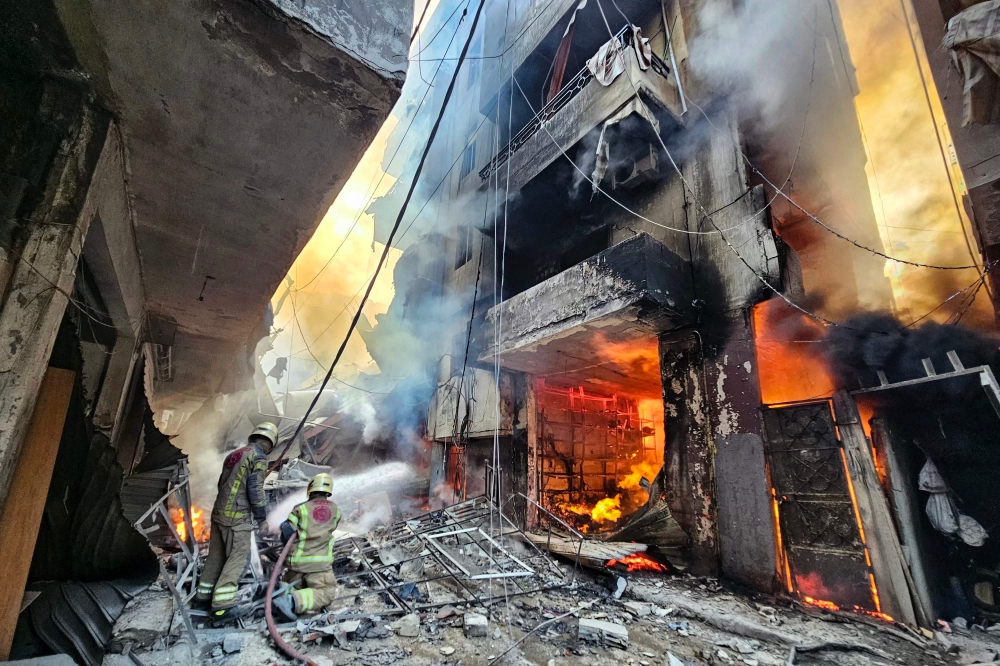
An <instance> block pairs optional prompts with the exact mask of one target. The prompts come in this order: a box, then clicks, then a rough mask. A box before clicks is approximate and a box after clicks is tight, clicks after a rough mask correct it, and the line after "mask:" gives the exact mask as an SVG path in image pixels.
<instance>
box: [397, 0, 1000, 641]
mask: <svg viewBox="0 0 1000 666" xmlns="http://www.w3.org/2000/svg"><path fill="white" fill-rule="evenodd" d="M711 4H712V3H708V2H690V1H687V0H676V1H675V0H664V2H663V3H659V2H649V1H648V0H623V1H620V2H617V3H607V2H578V1H577V0H555V1H553V2H528V1H527V0H526V1H525V2H520V3H515V2H511V3H510V6H509V7H508V6H507V3H503V2H499V3H497V2H494V3H490V4H489V5H488V6H487V21H486V26H485V28H484V32H483V38H482V39H483V50H484V52H485V53H487V54H498V55H496V56H491V57H487V58H485V59H483V60H480V61H475V62H472V63H468V64H467V67H468V70H469V73H468V74H467V75H466V77H467V78H466V79H464V80H465V81H467V86H468V87H469V89H470V90H471V92H470V96H471V97H472V100H474V101H471V102H470V103H468V105H467V106H466V107H465V110H464V111H462V112H461V113H457V114H456V115H457V117H456V119H455V121H454V122H455V126H456V128H457V130H456V131H455V132H454V133H453V135H452V136H451V137H450V144H449V145H450V146H451V152H452V154H456V155H457V154H462V160H461V170H458V169H456V170H455V171H454V172H453V175H452V176H451V178H450V180H449V181H447V182H448V187H449V188H450V189H449V190H448V191H447V192H446V193H445V195H444V197H443V198H444V199H445V200H446V201H445V202H444V203H442V204H441V205H440V206H439V212H438V215H439V217H440V218H441V219H444V220H447V224H445V225H442V226H446V227H448V228H451V229H453V230H457V233H456V232H452V233H451V238H450V239H449V242H448V246H447V248H448V256H447V265H446V266H444V267H443V269H442V270H440V271H439V272H438V273H436V274H435V275H434V276H433V279H436V280H439V281H440V284H441V285H442V286H441V289H442V290H443V292H444V293H445V294H446V295H449V296H450V297H452V298H454V299H455V300H456V301H461V302H462V303H464V305H463V316H464V317H465V318H466V324H467V328H466V326H462V327H461V329H462V330H461V331H460V332H459V333H457V334H456V335H455V336H454V338H453V339H451V340H449V341H447V342H446V343H445V348H444V349H443V350H442V358H441V361H440V365H439V373H438V384H439V386H438V389H437V391H436V393H435V395H434V397H433V399H432V400H431V404H430V407H429V411H428V417H427V434H428V439H429V440H431V441H432V453H431V496H432V501H436V502H439V503H440V504H443V505H447V504H449V503H452V502H456V501H461V500H463V499H465V498H467V497H473V496H475V495H477V494H479V493H482V492H491V493H494V494H495V497H496V498H497V499H498V500H499V501H500V503H501V504H502V506H503V507H504V511H506V512H508V513H509V515H510V516H512V517H513V519H514V520H515V521H516V522H517V523H518V524H520V525H522V526H524V527H525V528H526V529H528V530H532V529H535V528H539V527H541V523H542V522H544V521H547V520H548V518H546V517H545V516H543V515H542V513H543V512H541V511H540V510H539V509H538V507H542V508H543V509H544V510H545V511H546V512H551V513H552V514H554V515H556V516H558V517H559V518H561V519H562V520H564V521H567V522H568V523H569V524H571V525H572V526H574V527H575V528H576V529H578V530H581V531H583V532H586V533H588V534H589V535H592V536H593V537H594V538H596V539H606V540H612V541H615V540H619V541H639V542H643V543H648V544H650V545H655V546H658V547H659V548H660V553H661V555H663V556H664V557H665V558H666V559H668V560H670V561H671V562H673V563H675V564H679V566H680V567H682V568H684V569H686V570H688V571H692V572H699V573H710V574H721V575H723V576H725V577H727V578H729V579H731V580H735V581H738V582H741V583H744V584H747V585H749V586H751V587H753V588H756V589H759V590H766V591H777V592H782V593H785V594H789V595H792V596H794V597H797V598H799V599H801V600H804V601H806V602H807V603H815V604H819V605H821V606H829V607H839V608H846V609H854V610H857V611H860V612H863V613H868V614H873V615H879V616H882V617H888V616H892V617H894V618H896V619H899V620H902V621H904V622H907V623H910V624H913V625H916V624H920V625H923V626H930V623H931V622H933V618H934V617H937V616H938V615H937V614H938V613H941V612H942V608H944V607H947V606H948V604H949V603H950V601H947V599H951V597H949V593H947V591H945V590H944V587H947V583H946V582H942V581H947V580H948V579H949V576H950V575H951V574H950V573H947V572H946V571H945V570H944V569H940V568H938V569H934V568H933V567H930V565H928V567H930V568H928V569H926V570H925V571H923V573H919V574H915V573H914V572H917V570H918V569H919V568H920V567H921V566H922V565H921V564H920V563H919V562H916V561H915V560H914V555H913V554H914V552H915V550H916V549H918V548H920V547H922V546H923V545H926V544H923V542H921V544H915V543H914V542H913V541H912V540H913V539H914V538H915V536H914V533H913V532H912V531H911V530H910V527H912V525H913V524H917V523H920V522H921V520H923V518H922V517H921V515H919V514H920V513H921V512H919V511H917V512H913V511H911V509H912V506H911V507H910V508H909V509H904V507H903V506H902V505H901V504H900V503H899V498H898V497H896V499H893V496H892V492H888V491H886V492H884V491H885V489H889V488H890V485H889V481H887V480H886V479H887V477H886V474H887V471H886V469H887V468H886V467H884V466H882V462H884V456H882V455H881V454H880V453H878V452H876V453H875V454H873V453H872V449H871V447H870V446H869V445H868V444H866V442H869V439H868V437H869V435H870V431H871V417H872V414H873V412H872V411H871V410H872V409H874V408H871V407H865V406H864V405H866V404H869V405H870V403H865V401H864V400H863V399H862V398H863V396H860V395H859V396H854V397H853V398H852V397H849V396H848V397H846V398H845V397H844V396H847V394H846V393H842V392H838V391H837V390H838V389H845V388H849V389H864V390H871V389H875V388H877V387H878V386H879V385H880V384H881V385H891V384H892V382H901V381H909V380H919V381H925V380H927V379H928V377H929V376H930V375H933V374H934V370H933V367H934V364H935V363H936V365H937V368H938V372H943V368H954V371H955V372H964V373H965V374H964V375H962V376H963V377H966V378H967V379H966V380H967V381H973V380H971V379H968V378H969V377H981V378H983V381H982V385H981V386H980V385H979V384H976V386H975V387H974V388H969V389H968V390H969V391H972V394H971V395H969V396H967V397H968V398H969V400H973V401H975V403H976V405H977V409H986V410H987V412H988V414H987V417H995V416H996V414H995V413H993V410H992V408H991V407H990V402H989V400H988V399H987V398H992V393H991V391H992V388H991V386H992V382H993V380H992V379H991V377H992V375H990V374H989V373H988V372H987V370H988V366H987V365H985V362H983V363H984V365H983V366H982V367H978V368H977V369H975V370H971V371H966V370H963V369H962V368H963V366H962V365H961V363H960V362H957V363H958V364H957V365H955V364H953V363H952V362H951V361H949V360H947V359H946V357H945V354H946V352H948V351H950V350H949V349H945V348H944V346H945V345H946V344H947V343H946V342H944V341H942V342H941V344H940V345H939V347H938V348H937V349H935V350H933V353H932V352H931V351H927V356H928V357H930V356H933V362H932V361H931V360H930V358H929V359H928V361H927V363H925V364H924V366H923V367H921V366H920V364H919V363H918V364H917V366H916V367H915V368H914V367H913V366H912V364H910V365H906V364H903V365H900V366H898V368H899V370H898V372H897V371H896V370H895V369H887V372H888V373H889V377H888V379H887V378H886V376H885V373H884V372H883V373H882V374H881V375H879V377H876V376H875V375H874V374H872V375H871V377H864V378H863V379H861V378H852V379H851V382H852V383H851V384H848V385H844V383H843V382H839V381H835V380H836V379H838V378H833V377H830V376H829V374H830V373H829V372H828V370H827V369H826V368H825V367H824V365H823V364H822V363H820V362H819V361H818V359H817V357H815V356H811V355H810V353H807V352H805V351H803V347H805V346H808V345H803V344H798V345H796V344H788V341H789V340H788V334H787V332H786V331H785V330H783V329H784V328H787V326H791V328H792V329H795V330H796V333H795V334H793V335H792V338H794V337H795V336H796V335H799V334H800V333H801V335H804V336H805V338H803V339H795V340H793V342H797V343H810V342H817V341H818V340H819V338H822V337H823V335H824V334H823V333H822V332H817V330H818V329H823V323H824V322H826V323H833V322H836V321H843V320H844V319H845V318H846V317H848V316H849V315H851V314H852V313H856V312H859V311H883V312H891V311H892V310H893V308H894V304H893V295H892V290H891V288H890V284H889V281H888V279H887V278H886V277H885V265H886V258H887V257H886V255H885V254H882V253H881V252H880V250H879V249H880V248H881V247H882V245H881V240H880V236H879V231H878V227H877V224H876V216H875V213H874V211H873V205H872V196H871V193H870V192H869V185H868V180H867V177H866V175H865V164H866V155H865V147H864V145H863V140H862V133H861V129H860V127H859V125H858V119H857V116H856V114H855V110H854V105H853V97H854V95H855V94H857V84H856V81H855V80H854V67H853V65H852V63H851V58H850V50H849V48H848V45H847V42H846V39H845V36H844V33H843V27H842V25H841V17H840V15H839V13H838V9H837V5H836V3H832V2H831V3H818V5H817V6H816V7H813V5H812V4H810V3H803V6H802V8H801V9H800V10H799V11H800V12H801V14H798V15H796V19H795V20H798V21H801V23H802V24H803V25H807V26H809V28H810V30H808V31H807V32H808V37H809V38H808V39H804V40H788V41H787V42H786V43H781V44H771V45H769V46H768V47H767V57H768V58H769V59H770V60H769V62H772V63H773V62H779V63H781V65H780V69H782V72H781V74H780V76H781V77H782V78H783V79H784V80H790V81H793V82H795V83H794V85H791V86H789V87H788V89H785V90H783V91H779V92H780V94H779V92H775V93H774V99H772V100H770V102H771V103H772V106H770V107H767V106H766V105H765V106H764V107H762V106H761V105H759V104H753V105H747V104H746V103H744V102H743V101H741V97H745V96H746V92H745V91H740V90H736V89H734V88H732V87H728V86H727V85H724V84H723V83H722V82H720V79H719V78H718V72H717V71H715V69H713V68H714V67H715V65H716V63H714V62H713V58H714V57H715V55H717V52H718V50H719V49H722V48H723V47H724V44H722V43H720V42H719V39H720V37H719V33H720V32H724V31H720V30H719V26H718V25H717V24H713V16H714V15H713V14H712V12H711V11H709V10H710V9H711ZM749 4H750V5H754V3H749ZM924 4H927V3H924ZM930 4H937V3H936V2H931V3H930ZM755 6H758V8H759V4H758V5H755ZM789 11H791V12H792V14H795V10H789ZM747 23H748V24H752V22H751V21H748V22H747ZM744 41H746V40H744ZM751 41H752V38H751ZM713 47H714V48H715V49H716V50H715V51H713ZM728 56H732V57H737V58H738V57H739V54H738V53H737V54H733V53H732V52H730V53H728V54H727V57H728ZM755 62H756V61H755ZM775 76H777V75H775ZM765 81H766V79H765ZM769 92H770V91H769ZM768 113H771V114H773V115H772V116H771V117H769V116H768V115H767V114H768ZM775 118H780V119H781V120H780V122H779V121H775V120H774V119H775ZM481 127H484V128H486V129H485V131H480V128H481ZM992 136H993V137H994V138H995V136H996V133H995V131H994V132H993V134H992ZM439 225H440V222H439ZM431 247H433V250H431ZM440 247H441V245H440V240H439V239H437V238H435V239H434V240H433V241H429V242H428V243H427V245H426V246H425V252H426V253H427V254H428V255H431V254H433V255H434V256H435V257H438V256H440ZM413 251H417V250H413ZM790 321H791V322H793V323H791V324H789V322H790ZM980 351H981V350H980ZM973 356H976V355H975V354H973ZM948 358H950V357H948ZM978 358H980V357H979V356H976V358H970V359H968V360H966V361H965V362H966V364H968V365H970V367H971V366H972V365H973V364H975V365H977V366H978V364H979V362H980V361H978V360H976V359H978ZM904 366H905V368H904ZM923 368H930V369H929V370H926V372H925V370H924V369H923ZM949 372H950V371H949ZM966 380H961V381H966ZM955 381H959V380H958V379H956V380H955ZM983 387H986V390H985V393H984V389H983ZM966 388H968V387H966ZM883 395H888V394H883ZM952 399H955V396H952ZM922 400H924V399H923V398H922ZM894 404H896V405H897V407H898V406H899V405H898V403H894ZM859 405H861V406H862V407H861V410H862V411H861V413H862V414H863V416H864V418H863V419H862V418H861V417H859V415H858V414H859V412H858V409H859ZM897 417H898V415H897ZM862 420H863V421H864V427H863V429H862V428H861V427H860V426H859V425H858V424H860V423H861V422H862ZM884 439H885V438H884V437H883V440H884ZM876 448H877V447H876ZM915 450H916V449H915ZM873 455H875V456H876V457H877V458H878V459H879V460H880V462H879V467H878V469H877V470H876V466H875V463H874V462H873ZM928 455H929V454H928ZM906 465H908V467H906V469H907V470H909V471H907V472H905V473H904V472H900V474H904V477H905V478H906V484H907V486H908V488H909V489H908V490H907V492H908V493H910V495H908V497H909V498H910V501H911V502H916V501H917V497H918V493H917V485H918V484H917V476H916V472H917V471H919V464H918V463H917V459H916V458H914V459H913V460H908V462H907V463H906ZM913 465H917V469H916V470H911V469H910V467H912V466H913ZM909 472H913V474H909ZM906 475H909V476H906ZM910 476H912V478H909V477H910ZM904 477H900V478H901V479H902V478H904ZM967 480H968V479H967ZM981 482H983V478H980V479H979V480H978V481H976V482H975V483H981ZM949 483H957V482H953V481H949ZM975 483H974V484H973V485H975ZM880 484H881V485H880ZM980 490H981V488H980ZM970 492H971V491H970ZM978 492H979V490H976V491H975V493H973V494H976V493H978ZM906 511H910V513H909V514H906V515H904V514H905V513H906ZM987 513H989V512H987ZM980 520H982V518H981V517H980ZM914 521H915V522H914ZM904 523H905V524H907V525H909V526H910V527H904ZM984 524H985V523H984ZM917 559H919V558H917ZM987 559H988V558H987ZM993 564H996V563H995V562H994V563H993ZM932 570H933V572H932ZM915 575H916V577H917V578H920V577H921V576H925V575H926V576H936V577H937V578H938V579H939V583H940V585H942V586H943V587H941V588H940V589H937V590H936V591H929V590H928V588H926V587H924V588H921V587H920V585H919V584H915V582H914V576H915ZM983 584H984V585H985V586H986V587H985V588H983V589H984V590H985V589H987V588H989V589H990V590H992V589H993V588H990V587H989V586H990V584H989V583H983ZM991 595H992V592H990V595H987V596H986V597H984V598H985V599H987V600H989V599H992V596H991ZM989 603H990V604H992V603H993V602H992V601H989ZM979 608H980V609H982V608H984V607H983V606H981V605H980V606H979Z"/></svg>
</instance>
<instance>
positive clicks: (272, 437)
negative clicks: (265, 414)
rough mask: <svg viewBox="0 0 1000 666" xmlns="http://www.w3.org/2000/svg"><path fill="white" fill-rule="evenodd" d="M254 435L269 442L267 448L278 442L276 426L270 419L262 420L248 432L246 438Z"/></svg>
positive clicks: (271, 447)
mask: <svg viewBox="0 0 1000 666" xmlns="http://www.w3.org/2000/svg"><path fill="white" fill-rule="evenodd" d="M254 437H263V438H264V439H266V440H267V441H269V442H270V443H271V446H269V447H268V450H270V449H273V448H274V445H275V444H277V443H278V426H276V425H274V424H273V423H271V422H270V421H264V422H263V423H261V424H260V425H258V426H257V427H256V428H254V429H253V432H252V433H250V437H248V438H247V440H248V441H249V440H251V439H253V438H254Z"/></svg>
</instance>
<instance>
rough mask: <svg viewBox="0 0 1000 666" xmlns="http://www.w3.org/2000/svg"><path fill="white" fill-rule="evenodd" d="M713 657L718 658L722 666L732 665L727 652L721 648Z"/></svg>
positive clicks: (731, 659)
mask: <svg viewBox="0 0 1000 666" xmlns="http://www.w3.org/2000/svg"><path fill="white" fill-rule="evenodd" d="M715 656H716V657H718V658H719V660H720V661H721V662H722V663H724V664H731V663H733V658H732V657H731V656H730V654H729V653H728V652H726V651H725V650H723V649H722V648H719V650H718V652H716V653H715Z"/></svg>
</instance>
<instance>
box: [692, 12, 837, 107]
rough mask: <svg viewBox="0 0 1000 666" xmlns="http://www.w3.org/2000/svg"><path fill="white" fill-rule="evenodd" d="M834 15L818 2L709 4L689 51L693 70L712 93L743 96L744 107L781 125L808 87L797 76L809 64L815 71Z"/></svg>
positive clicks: (699, 16)
mask: <svg viewBox="0 0 1000 666" xmlns="http://www.w3.org/2000/svg"><path fill="white" fill-rule="evenodd" d="M820 11H824V12H825V13H824V14H823V15H820V14H819V12H820ZM829 12H830V10H829V9H828V8H826V3H823V7H822V8H821V6H820V3H819V1H818V0H812V2H802V1H801V0H746V2H743V3H740V4H739V6H738V7H736V8H734V7H733V3H732V2H729V1H728V0H707V1H706V2H703V3H702V5H701V7H700V10H699V12H698V26H699V29H700V31H699V33H698V36H697V37H696V38H694V39H692V40H691V42H690V44H689V45H688V46H689V53H690V57H689V59H688V65H689V67H690V68H691V72H692V74H694V75H696V77H697V78H698V79H699V80H700V81H701V82H703V83H704V84H706V85H705V87H706V88H707V89H709V90H713V91H718V90H719V89H723V90H731V91H734V92H738V93H739V97H740V101H741V102H742V103H743V104H745V105H748V106H751V107H754V109H755V110H756V111H758V112H759V113H760V116H761V118H762V119H770V120H771V121H773V122H774V123H775V125H778V124H780V123H782V122H784V121H785V120H786V118H784V117H783V115H784V114H783V113H782V106H783V104H785V103H786V102H787V100H788V99H789V98H790V97H792V96H793V95H795V94H797V93H796V88H797V87H798V86H800V85H803V84H805V85H808V80H806V81H804V82H803V81H800V80H799V77H798V76H795V75H794V72H795V70H798V69H800V68H801V66H802V64H803V59H804V58H805V59H806V62H804V64H805V65H806V66H807V67H808V66H809V62H808V60H809V59H810V58H811V56H810V54H809V52H810V51H812V48H813V45H814V43H816V40H817V38H818V37H817V34H816V33H817V21H820V20H824V19H825V20H826V21H829V20H830V14H829ZM823 51H824V53H825V51H826V45H825V44H824V45H823Z"/></svg>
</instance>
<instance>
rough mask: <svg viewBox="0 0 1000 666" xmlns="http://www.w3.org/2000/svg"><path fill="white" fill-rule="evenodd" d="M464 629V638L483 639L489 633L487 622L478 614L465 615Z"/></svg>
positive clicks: (484, 617)
mask: <svg viewBox="0 0 1000 666" xmlns="http://www.w3.org/2000/svg"><path fill="white" fill-rule="evenodd" d="M464 627H465V637H466V638H485V637H486V636H487V635H488V633H489V620H487V619H486V616H485V615H480V614H479V613H466V614H465V618H464Z"/></svg>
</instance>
